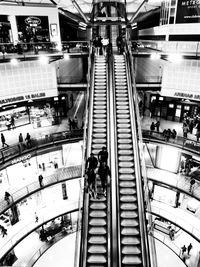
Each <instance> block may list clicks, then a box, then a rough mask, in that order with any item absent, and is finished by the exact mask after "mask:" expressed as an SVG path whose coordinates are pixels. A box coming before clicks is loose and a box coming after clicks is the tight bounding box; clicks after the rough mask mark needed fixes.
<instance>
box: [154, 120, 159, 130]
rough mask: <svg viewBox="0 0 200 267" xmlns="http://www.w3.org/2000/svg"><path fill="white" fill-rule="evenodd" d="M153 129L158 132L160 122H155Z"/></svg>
mask: <svg viewBox="0 0 200 267" xmlns="http://www.w3.org/2000/svg"><path fill="white" fill-rule="evenodd" d="M155 127H156V131H157V132H159V130H160V121H157V122H156V124H155Z"/></svg>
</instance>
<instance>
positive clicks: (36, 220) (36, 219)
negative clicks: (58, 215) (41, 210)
mask: <svg viewBox="0 0 200 267" xmlns="http://www.w3.org/2000/svg"><path fill="white" fill-rule="evenodd" d="M38 220H39V218H38V215H37V213H36V212H35V223H37V222H38Z"/></svg>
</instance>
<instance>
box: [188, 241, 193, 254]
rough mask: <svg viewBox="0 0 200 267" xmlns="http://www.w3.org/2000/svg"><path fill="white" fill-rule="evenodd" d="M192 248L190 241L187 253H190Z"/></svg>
mask: <svg viewBox="0 0 200 267" xmlns="http://www.w3.org/2000/svg"><path fill="white" fill-rule="evenodd" d="M191 249H192V244H191V243H190V244H189V245H188V247H187V254H188V255H190V250H191Z"/></svg>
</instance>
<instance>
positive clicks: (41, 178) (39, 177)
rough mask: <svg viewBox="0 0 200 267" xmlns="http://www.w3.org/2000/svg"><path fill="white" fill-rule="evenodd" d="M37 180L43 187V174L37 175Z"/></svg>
mask: <svg viewBox="0 0 200 267" xmlns="http://www.w3.org/2000/svg"><path fill="white" fill-rule="evenodd" d="M38 180H39V184H40V187H43V176H42V175H41V174H40V175H39V176H38Z"/></svg>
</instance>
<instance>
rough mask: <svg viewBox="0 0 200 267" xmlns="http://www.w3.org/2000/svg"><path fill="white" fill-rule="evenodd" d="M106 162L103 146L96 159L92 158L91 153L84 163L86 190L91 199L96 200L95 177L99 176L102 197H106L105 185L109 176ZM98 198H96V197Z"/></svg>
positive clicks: (106, 154) (105, 150) (105, 151)
mask: <svg viewBox="0 0 200 267" xmlns="http://www.w3.org/2000/svg"><path fill="white" fill-rule="evenodd" d="M107 161H108V152H107V149H106V147H105V146H103V147H102V150H100V151H99V153H98V158H96V157H95V156H94V154H93V153H91V154H90V157H89V158H88V159H87V161H86V175H87V182H88V190H89V194H90V196H91V197H94V198H96V196H97V190H96V181H97V179H96V175H97V174H98V175H99V178H100V180H101V186H102V191H103V194H104V196H106V184H107V178H108V175H109V176H111V172H110V168H109V167H108V165H107ZM97 197H98V196H97Z"/></svg>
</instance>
